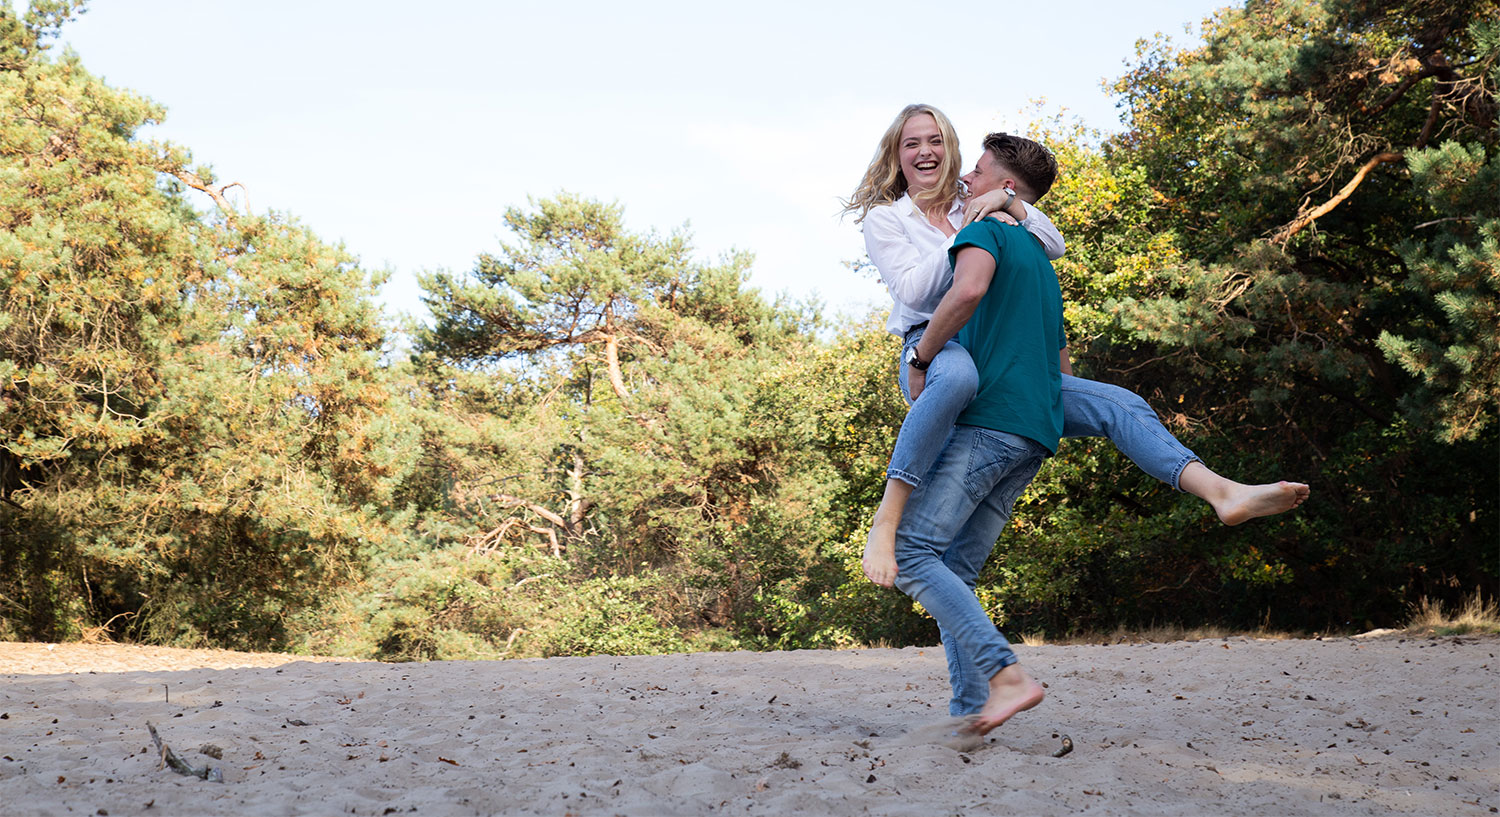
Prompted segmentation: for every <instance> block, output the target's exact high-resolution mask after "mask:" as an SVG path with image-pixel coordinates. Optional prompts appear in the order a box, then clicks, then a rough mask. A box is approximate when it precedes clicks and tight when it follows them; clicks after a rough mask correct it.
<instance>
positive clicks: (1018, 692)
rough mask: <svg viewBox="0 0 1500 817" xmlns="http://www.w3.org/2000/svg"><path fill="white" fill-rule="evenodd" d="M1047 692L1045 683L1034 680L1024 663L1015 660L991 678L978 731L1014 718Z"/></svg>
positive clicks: (988, 729) (980, 715)
mask: <svg viewBox="0 0 1500 817" xmlns="http://www.w3.org/2000/svg"><path fill="white" fill-rule="evenodd" d="M1044 697H1046V693H1045V692H1043V690H1042V685H1041V684H1039V683H1037V682H1036V681H1033V680H1031V676H1029V675H1027V674H1026V670H1023V669H1021V665H1020V664H1011V665H1010V666H1008V667H1006V668H1005V669H1003V670H1000V671H999V672H997V673H995V675H994V677H992V678H990V699H989V700H988V701H985V702H984V708H983V709H980V710H979V718H978V719H977V720H975V721H974V731H975V732H976V733H978V734H981V735H983V734H987V733H988V732H989V731H990V730H991V729H994V728H995V727H997V726H999V725H1000V724H1002V723H1005V722H1006V721H1008V720H1010V719H1011V718H1012V717H1013V716H1014V715H1015V714H1016V713H1017V712H1025V711H1026V710H1028V709H1030V708H1032V707H1033V706H1036V705H1037V704H1039V703H1041V702H1042V698H1044Z"/></svg>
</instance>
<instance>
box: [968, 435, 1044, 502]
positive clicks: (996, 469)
mask: <svg viewBox="0 0 1500 817" xmlns="http://www.w3.org/2000/svg"><path fill="white" fill-rule="evenodd" d="M1036 448H1038V446H1036V445H1035V444H1032V443H1030V441H1028V440H1026V439H1025V438H1022V437H1017V436H1016V435H1014V434H1006V433H1004V432H999V431H989V430H987V429H982V428H976V429H974V444H973V447H972V448H971V449H970V451H969V467H968V470H967V472H966V473H965V474H964V489H965V490H967V491H968V492H969V496H970V497H972V498H973V499H974V501H976V502H982V501H983V500H984V499H985V497H988V496H989V495H990V494H991V493H993V492H994V490H995V487H996V486H998V485H999V484H1000V483H1001V482H1002V481H1004V480H1006V479H1007V478H1008V477H1011V476H1012V475H1020V474H1021V473H1022V472H1023V471H1029V473H1027V474H1026V475H1025V476H1024V480H1025V481H1024V482H1022V487H1023V488H1024V487H1025V483H1026V482H1030V481H1031V477H1032V476H1035V475H1036V472H1037V470H1038V469H1040V468H1041V466H1042V455H1041V454H1040V453H1039V452H1038V451H1037V450H1036ZM1017 493H1019V492H1017Z"/></svg>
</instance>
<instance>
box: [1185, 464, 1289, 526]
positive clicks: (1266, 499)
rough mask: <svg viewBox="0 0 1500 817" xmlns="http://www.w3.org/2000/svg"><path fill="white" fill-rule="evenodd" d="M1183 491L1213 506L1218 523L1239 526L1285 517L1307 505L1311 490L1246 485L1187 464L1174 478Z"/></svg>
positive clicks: (1270, 484)
mask: <svg viewBox="0 0 1500 817" xmlns="http://www.w3.org/2000/svg"><path fill="white" fill-rule="evenodd" d="M1177 484H1178V485H1179V486H1180V487H1181V488H1182V490H1184V491H1187V492H1188V493H1190V494H1192V495H1193V496H1196V497H1198V498H1200V499H1202V500H1203V501H1205V502H1207V503H1208V504H1209V505H1212V506H1213V509H1214V513H1216V514H1218V515H1219V521H1220V522H1223V523H1224V524H1226V525H1238V524H1240V523H1242V522H1248V521H1250V520H1251V519H1257V518H1259V517H1262V516H1273V515H1275V514H1278V513H1285V512H1286V511H1289V510H1291V509H1293V508H1295V507H1297V506H1298V505H1301V504H1302V503H1303V502H1305V501H1307V497H1308V495H1309V494H1310V493H1311V492H1312V489H1311V488H1309V487H1308V486H1307V485H1305V484H1303V483H1301V482H1287V481H1285V480H1283V481H1281V482H1268V483H1265V484H1263V485H1246V484H1244V483H1242V482H1235V481H1234V480H1232V479H1226V478H1224V477H1221V476H1219V475H1218V474H1215V473H1214V472H1213V471H1210V470H1209V469H1208V466H1206V465H1204V464H1203V463H1201V462H1190V463H1188V466H1187V467H1186V468H1184V469H1182V475H1181V476H1179V477H1178V478H1177Z"/></svg>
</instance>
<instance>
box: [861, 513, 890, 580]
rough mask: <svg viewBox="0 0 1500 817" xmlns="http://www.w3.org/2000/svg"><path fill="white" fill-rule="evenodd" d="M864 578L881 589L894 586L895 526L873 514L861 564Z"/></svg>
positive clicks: (877, 514)
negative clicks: (873, 520)
mask: <svg viewBox="0 0 1500 817" xmlns="http://www.w3.org/2000/svg"><path fill="white" fill-rule="evenodd" d="M861 564H862V565H863V567H864V569H865V578H867V579H869V580H870V581H872V582H874V583H876V584H878V585H880V586H881V587H895V586H896V525H895V524H891V523H888V522H885V521H883V520H882V519H881V518H880V514H879V513H876V514H875V524H874V525H872V526H871V527H870V534H869V536H868V537H867V538H866V539H865V556H864V559H863V561H862V563H861Z"/></svg>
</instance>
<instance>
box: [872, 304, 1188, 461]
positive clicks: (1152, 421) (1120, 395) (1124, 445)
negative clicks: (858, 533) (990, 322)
mask: <svg viewBox="0 0 1500 817" xmlns="http://www.w3.org/2000/svg"><path fill="white" fill-rule="evenodd" d="M921 338H922V330H921V329H913V330H912V331H910V332H908V333H907V335H906V341H905V343H904V345H903V348H902V359H903V360H904V359H905V356H906V348H907V347H911V346H915V345H916V343H917V341H918V340H921ZM899 382H900V384H901V393H902V394H903V395H906V396H907V400H908V401H910V399H911V398H910V394H911V390H910V388H909V387H908V385H907V372H906V365H905V364H901V367H900V375H899ZM978 387H979V373H978V372H977V371H976V370H975V368H974V361H973V360H972V359H970V357H969V353H968V352H967V351H966V350H965V349H964V348H963V347H962V346H959V345H958V344H957V343H955V342H953V341H949V342H948V343H947V344H946V345H944V346H943V349H942V351H941V352H939V353H938V355H937V357H935V358H933V361H932V365H931V366H929V367H928V369H927V385H926V387H925V388H923V390H922V394H921V395H919V396H918V398H917V400H916V402H915V403H912V406H911V410H910V411H908V412H907V414H906V419H905V420H903V421H902V422H901V431H900V433H899V434H898V435H897V437H896V446H895V449H894V450H893V451H892V452H891V462H890V465H889V467H888V468H887V469H886V472H885V475H886V479H899V480H901V481H902V482H905V483H906V484H908V485H913V486H916V485H921V484H922V478H923V477H924V476H925V475H926V474H927V470H928V469H929V468H931V467H932V463H933V461H934V460H936V459H937V455H938V451H939V450H940V449H941V448H942V447H943V442H944V441H945V440H947V439H948V432H949V431H950V430H951V429H952V427H953V422H954V420H956V419H957V418H958V415H959V414H960V413H962V412H963V410H964V407H965V406H967V405H968V404H969V401H970V400H972V399H974V394H975V392H976V390H977V389H978ZM1062 404H1063V436H1064V437H1107V438H1109V441H1110V442H1111V443H1114V446H1115V448H1118V449H1119V450H1120V453H1122V454H1124V455H1125V456H1127V457H1129V458H1130V461H1131V462H1133V463H1135V464H1136V467H1138V468H1140V469H1141V470H1142V471H1145V472H1146V473H1147V474H1150V475H1151V476H1153V477H1155V478H1156V479H1158V480H1161V481H1162V482H1165V483H1167V484H1168V485H1170V486H1172V487H1173V488H1175V489H1177V490H1182V488H1181V486H1180V485H1179V483H1178V480H1179V478H1180V477H1181V476H1182V469H1184V468H1186V467H1187V465H1188V463H1190V462H1193V461H1195V460H1197V459H1198V455H1196V454H1194V453H1193V452H1192V451H1190V450H1188V449H1187V448H1186V447H1185V446H1183V444H1182V443H1180V442H1178V441H1177V438H1176V437H1174V436H1172V432H1170V431H1168V430H1167V429H1166V427H1165V426H1163V425H1162V424H1161V420H1160V419H1159V418H1158V417H1157V416H1156V412H1155V411H1154V410H1152V408H1151V406H1149V405H1147V403H1146V401H1145V400H1142V399H1141V398H1140V396H1139V395H1137V394H1136V393H1135V392H1133V391H1130V390H1128V389H1122V388H1120V387H1119V386H1111V385H1109V384H1108V383H1100V382H1098V381H1094V380H1085V379H1083V378H1081V377H1074V376H1072V375H1069V374H1065V375H1063V376H1062Z"/></svg>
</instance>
